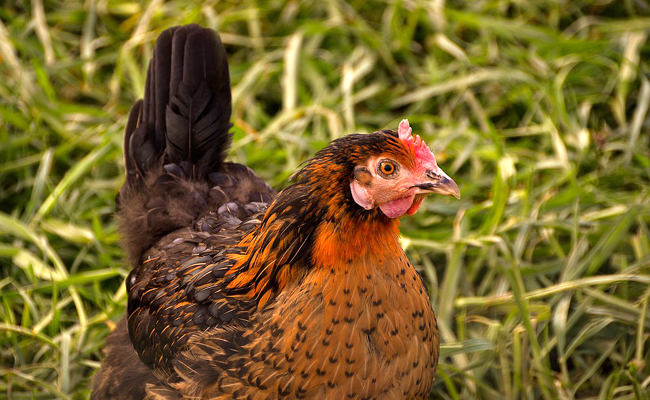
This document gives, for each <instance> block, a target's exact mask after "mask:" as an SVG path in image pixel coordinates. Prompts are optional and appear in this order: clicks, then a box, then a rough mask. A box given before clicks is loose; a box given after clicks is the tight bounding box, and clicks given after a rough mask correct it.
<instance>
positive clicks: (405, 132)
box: [397, 119, 437, 169]
mask: <svg viewBox="0 0 650 400" xmlns="http://www.w3.org/2000/svg"><path fill="white" fill-rule="evenodd" d="M412 132H413V129H411V126H410V125H409V120H408V119H403V120H402V122H400V123H399V128H398V129H397V135H398V136H399V138H400V139H401V140H402V141H403V142H404V143H405V144H406V145H407V146H409V147H410V148H412V149H413V151H414V153H415V159H416V160H418V161H419V162H420V163H421V164H422V166H423V167H425V168H426V169H432V168H433V167H436V166H437V164H436V157H435V156H434V155H433V153H432V152H431V150H430V149H429V147H427V144H426V143H424V140H422V139H421V138H420V135H415V137H413V135H411V133H412Z"/></svg>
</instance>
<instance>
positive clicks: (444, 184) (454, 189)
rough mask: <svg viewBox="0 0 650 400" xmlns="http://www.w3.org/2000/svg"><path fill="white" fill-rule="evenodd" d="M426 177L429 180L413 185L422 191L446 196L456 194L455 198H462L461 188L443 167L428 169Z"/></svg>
mask: <svg viewBox="0 0 650 400" xmlns="http://www.w3.org/2000/svg"><path fill="white" fill-rule="evenodd" d="M426 178H427V181H428V182H425V183H421V184H419V185H415V186H413V187H416V188H418V189H420V193H423V194H424V193H427V194H428V193H437V194H442V195H445V196H454V197H455V198H457V199H460V189H458V185H457V184H456V182H454V180H453V179H451V178H450V177H449V176H448V175H447V174H446V173H444V172H443V171H442V170H441V169H438V170H437V171H435V172H434V171H427V172H426Z"/></svg>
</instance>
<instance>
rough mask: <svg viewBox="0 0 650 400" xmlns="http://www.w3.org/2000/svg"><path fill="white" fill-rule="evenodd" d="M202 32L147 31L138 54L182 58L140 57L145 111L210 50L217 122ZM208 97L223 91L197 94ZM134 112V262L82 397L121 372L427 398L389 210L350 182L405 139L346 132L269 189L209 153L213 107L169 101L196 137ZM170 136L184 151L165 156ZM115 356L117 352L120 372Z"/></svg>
mask: <svg viewBox="0 0 650 400" xmlns="http://www.w3.org/2000/svg"><path fill="white" fill-rule="evenodd" d="M188 31H189V32H188ZM206 31H207V32H211V31H209V30H206V29H203V28H199V27H198V26H189V27H183V28H173V30H170V31H166V32H165V33H163V34H162V35H161V38H163V39H162V40H163V41H162V42H161V39H159V41H158V43H157V44H156V51H155V53H154V58H153V60H152V63H154V64H155V63H156V59H157V58H162V59H165V60H169V59H170V57H172V58H173V57H180V55H179V54H182V57H183V60H182V62H177V61H172V62H171V63H169V62H167V63H166V64H164V65H163V66H162V67H161V66H160V65H159V64H156V65H158V67H157V68H158V69H156V68H154V70H155V71H157V72H156V75H155V79H154V78H152V76H151V75H152V72H151V71H152V68H153V67H150V75H149V78H148V80H147V92H146V94H145V101H144V103H143V104H144V105H145V106H147V105H148V107H149V108H151V107H153V105H152V104H154V103H155V102H154V101H152V100H151V99H152V98H155V99H160V98H162V99H166V100H165V101H168V102H171V103H174V102H175V101H176V100H174V98H171V99H170V98H169V95H167V97H165V93H174V92H175V91H174V90H172V89H170V87H174V86H178V85H184V86H187V87H194V88H195V89H196V88H199V87H201V85H197V84H196V83H183V82H179V81H178V79H176V80H174V78H173V77H174V76H179V74H177V73H176V74H173V73H170V72H169V71H167V72H165V71H162V70H164V66H165V65H188V64H192V63H199V64H200V63H201V62H204V61H203V60H205V59H209V60H214V59H216V60H221V62H220V64H219V68H222V69H223V68H226V73H225V74H224V73H223V70H221V71H219V72H217V73H211V75H209V76H204V77H202V78H201V79H207V80H208V81H209V80H219V82H221V83H218V84H217V83H214V82H213V83H211V84H208V85H206V87H207V88H208V89H210V90H208V93H207V94H206V93H201V94H200V96H199V97H200V104H201V105H202V107H205V104H212V105H217V106H218V107H221V108H219V110H221V111H220V112H223V113H227V115H228V119H229V116H230V103H229V101H230V93H229V91H228V93H227V95H226V94H225V93H224V89H223V85H222V83H223V79H224V76H227V65H226V64H225V61H224V60H225V53H223V47H222V46H221V44H220V42H219V41H218V37H217V40H216V41H215V40H213V39H214V37H216V36H210V35H213V34H212V33H210V34H209V35H208V34H207V33H206ZM178 32H183V33H182V35H181V36H182V38H183V39H184V40H187V38H188V37H195V38H196V37H199V38H201V37H203V38H206V37H207V38H208V39H207V44H206V43H203V42H201V40H199V41H198V42H197V43H195V44H194V45H195V46H196V45H197V44H201V43H203V44H202V45H201V46H199V47H200V48H201V49H203V50H202V51H203V52H204V53H206V54H208V56H207V58H206V57H205V54H204V55H202V56H201V57H197V56H196V54H197V52H188V51H180V50H179V49H177V48H176V47H178V46H183V45H187V43H186V42H183V40H177V39H176V35H178ZM196 32H202V33H201V34H200V35H197V34H196ZM175 46H176V47H175ZM210 52H216V53H219V54H217V55H211V54H209V53H210ZM170 55H173V56H170ZM168 68H171V67H169V66H168ZM194 70H200V68H194ZM180 76H183V74H180ZM159 77H163V78H164V79H163V80H159V79H158V78H159ZM170 77H171V78H170ZM165 79H166V80H165ZM188 79H196V76H195V75H192V76H191V77H189V78H188ZM196 90H198V89H196ZM159 92H161V93H163V94H162V95H160V94H158V93H159ZM176 93H178V91H176ZM183 96H184V97H183V99H184V100H183V101H184V102H189V101H190V100H188V99H192V98H193V94H192V93H191V92H189V93H185V94H183ZM210 96H214V97H219V96H224V97H226V98H227V101H224V100H223V99H221V100H220V101H211V100H208V101H207V102H206V100H205V99H206V98H207V99H209V98H210ZM176 102H177V101H176ZM225 103H227V106H225V107H224V106H223V105H224V104H225ZM156 104H157V105H156V107H158V108H160V104H159V103H156ZM184 104H185V103H184ZM141 107H142V105H141V104H140V103H138V104H136V105H135V106H134V109H136V111H134V112H132V113H131V118H130V120H129V123H128V124H127V129H126V131H127V134H126V138H125V140H126V142H127V143H129V145H125V153H126V156H125V158H126V160H127V161H126V166H127V173H128V178H127V181H126V183H125V186H124V188H123V189H122V191H121V192H120V199H119V203H120V212H119V219H120V225H121V230H122V233H123V235H124V241H125V249H126V250H127V253H128V255H129V259H130V260H131V262H132V263H133V264H134V269H133V271H132V273H131V275H130V276H129V278H128V280H127V289H128V301H129V303H128V315H127V321H128V324H127V325H128V330H127V329H124V328H119V329H116V331H115V332H113V334H112V335H111V337H112V338H111V340H110V341H109V342H108V344H107V349H106V353H107V359H106V361H105V362H104V364H103V366H102V370H101V371H100V373H99V374H98V376H97V377H96V378H95V381H94V389H93V396H92V397H93V398H94V399H108V398H119V397H120V395H119V394H120V392H119V390H120V389H119V388H114V387H110V386H111V385H112V384H114V383H115V382H116V381H117V380H119V379H120V377H123V376H130V377H131V379H130V381H129V382H130V383H129V384H128V385H126V384H125V385H124V386H123V387H122V389H121V390H123V392H122V395H124V397H125V398H126V397H128V398H138V397H137V396H133V395H131V394H130V393H146V397H147V398H150V399H163V398H166V399H171V398H204V399H334V398H336V399H339V398H341V399H345V398H351V399H378V400H380V399H424V398H427V397H428V394H429V391H430V388H431V385H432V383H433V379H434V377H435V371H436V367H437V361H438V329H437V325H436V320H435V316H434V313H433V310H432V308H431V305H430V301H429V297H428V294H427V292H426V289H425V286H424V284H423V282H422V280H421V278H420V276H419V275H418V273H417V271H416V270H415V269H414V268H413V266H412V265H411V264H410V263H409V261H408V259H407V258H406V256H405V254H404V251H403V250H402V249H401V247H400V245H399V242H398V237H399V220H397V219H390V218H388V217H386V216H385V215H384V214H382V212H381V211H380V210H379V209H373V210H364V209H363V208H361V207H359V206H358V205H357V204H355V202H354V199H353V198H352V195H351V193H350V190H349V184H350V181H351V179H352V177H353V175H354V168H355V166H356V165H359V164H360V163H363V162H364V161H365V160H367V159H368V158H369V157H372V156H380V155H390V156H391V157H392V158H394V159H396V160H398V161H399V162H400V163H401V164H403V165H405V166H409V165H413V162H414V161H413V157H414V150H413V148H412V147H409V146H405V145H404V142H403V141H402V140H401V139H400V138H399V136H398V133H397V132H396V131H393V130H386V131H379V132H375V133H373V134H366V135H361V134H355V135H348V136H345V137H343V138H341V139H337V140H335V141H334V142H332V143H331V144H330V145H329V146H327V147H326V148H325V149H323V150H321V151H320V152H319V153H317V154H316V155H315V156H314V158H313V159H311V160H310V161H309V162H308V163H307V164H306V165H305V166H304V168H303V169H301V170H300V171H298V172H297V173H296V174H295V175H294V176H293V180H294V183H293V184H292V185H291V186H289V187H288V188H286V189H285V190H283V191H282V192H281V193H280V194H278V195H277V197H276V195H275V192H274V191H273V190H272V189H271V188H270V187H268V185H266V184H265V183H264V182H263V181H261V180H260V179H259V178H258V177H257V176H256V175H255V174H254V173H253V172H252V171H251V170H250V169H248V168H246V167H244V166H241V165H238V164H233V163H226V162H224V161H223V159H224V157H225V151H226V150H227V146H228V143H229V142H230V135H229V134H228V128H229V125H228V124H227V123H226V124H224V123H219V124H212V125H210V124H201V118H203V117H205V116H206V115H207V116H209V118H210V119H211V120H212V121H216V120H217V118H215V117H214V116H211V117H210V115H213V114H212V112H213V110H210V109H203V110H202V111H201V112H200V113H198V114H196V113H195V114H196V115H195V114H192V113H191V112H189V111H187V115H185V114H183V113H184V112H185V111H183V109H180V108H179V109H177V111H178V112H179V113H180V114H182V115H181V117H183V118H185V121H186V123H188V122H187V121H192V119H195V120H196V121H194V123H195V125H196V123H198V124H199V126H202V127H203V126H208V125H210V126H212V127H213V130H212V133H211V134H210V135H206V132H207V131H205V130H201V135H202V141H196V140H192V139H191V138H186V139H183V135H186V136H187V135H190V136H191V135H192V134H193V133H192V132H193V130H192V129H189V130H188V129H180V130H179V129H176V128H175V129H176V130H175V131H173V132H170V131H169V129H170V126H171V125H169V124H167V125H164V124H163V126H161V125H160V124H156V121H153V125H149V126H153V128H151V129H152V130H151V131H148V130H146V129H144V128H142V126H145V125H143V124H145V122H143V121H147V119H144V120H143V112H142V110H141V109H140V108H141ZM163 109H164V108H163ZM186 109H187V110H190V109H191V107H186ZM215 110H217V108H215ZM215 112H216V111H215ZM158 113H160V111H158ZM149 115H151V111H150V112H149ZM134 118H135V119H136V121H135V122H134V120H133V119H134ZM177 119H178V118H177ZM181 119H182V118H181ZM218 120H219V121H224V118H219V119H218ZM161 129H162V130H163V131H164V132H163V133H162V134H161V131H160V130H161ZM202 129H203V128H202ZM179 132H182V133H179ZM170 134H171V135H172V136H173V137H174V140H173V141H175V142H182V143H189V147H188V148H185V149H182V151H180V152H179V149H178V146H176V145H171V144H170V140H169V135H170ZM165 137H167V140H163V138H165ZM175 142H174V143H175ZM201 143H209V145H210V146H217V148H218V151H214V150H211V151H207V150H206V149H205V148H203V147H202V146H203V145H202V144H201ZM138 146H140V147H138ZM193 146H194V147H196V148H193ZM170 147H174V149H173V150H171V151H170V150H169V149H170ZM120 326H122V325H120ZM127 334H128V335H129V338H130V341H131V342H132V344H133V347H132V348H129V346H128V345H125V343H127V340H126V335H127ZM120 354H122V355H123V357H122V359H124V360H129V361H128V363H126V364H123V365H121V368H118V367H116V365H115V364H116V363H118V361H117V360H119V359H120V357H119V355H120ZM136 355H137V357H136ZM125 371H126V372H125ZM118 372H119V373H118ZM133 377H138V378H139V379H133ZM138 382H139V383H138ZM116 393H117V394H116ZM129 396H130V397H129Z"/></svg>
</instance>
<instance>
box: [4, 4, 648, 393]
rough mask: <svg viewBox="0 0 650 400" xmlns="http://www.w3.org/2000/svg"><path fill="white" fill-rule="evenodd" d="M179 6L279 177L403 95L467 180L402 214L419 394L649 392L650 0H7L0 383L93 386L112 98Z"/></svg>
mask: <svg viewBox="0 0 650 400" xmlns="http://www.w3.org/2000/svg"><path fill="white" fill-rule="evenodd" d="M190 22H198V23H201V24H203V25H206V26H209V27H212V28H215V29H217V30H218V31H219V32H220V33H221V35H222V39H223V42H224V43H225V44H226V47H227V50H228V52H229V56H230V65H231V76H232V83H233V101H234V115H233V121H234V123H235V128H234V132H235V136H236V141H235V143H234V145H233V150H232V156H231V158H232V159H233V160H235V161H237V162H241V163H244V164H247V165H248V166H250V167H252V168H253V169H255V170H256V171H257V172H258V173H259V174H260V175H261V176H263V177H264V178H265V179H266V180H267V181H268V182H270V183H271V184H272V185H273V186H275V187H276V188H281V187H283V186H285V185H286V184H287V177H288V176H289V174H290V173H291V172H293V171H294V170H295V169H296V167H297V166H298V164H299V163H300V162H302V161H303V160H305V159H306V158H308V157H309V156H310V155H312V154H313V153H314V152H315V151H317V150H318V149H320V148H321V147H322V146H324V145H325V144H326V143H327V142H328V141H329V140H331V139H332V138H335V137H338V136H341V135H343V134H345V133H351V132H371V131H374V130H376V129H380V128H395V127H396V126H397V124H398V122H399V120H400V119H402V118H405V117H408V118H409V119H410V121H411V125H412V126H413V127H414V131H415V132H416V133H419V134H420V135H422V136H423V137H424V138H425V139H426V140H427V142H428V144H429V145H430V146H431V147H432V148H433V150H434V152H435V153H436V155H437V157H438V161H439V164H440V165H441V166H442V167H443V168H444V169H445V171H447V172H448V173H449V175H451V176H452V177H453V178H454V179H455V180H456V182H458V184H459V186H460V187H461V190H462V196H463V197H462V200H461V201H455V200H454V199H447V198H441V197H433V198H430V199H428V200H427V201H426V203H425V206H424V207H423V208H424V210H423V211H421V212H420V213H418V214H417V215H416V216H414V217H411V218H406V219H405V220H404V221H403V229H402V233H403V244H404V246H405V247H406V249H407V253H408V255H409V257H410V258H411V260H413V262H414V263H415V264H416V265H418V266H419V267H420V268H421V269H422V272H423V275H424V276H425V278H426V279H427V280H428V281H429V283H430V289H431V298H432V302H433V305H434V309H435V310H436V312H437V315H438V320H439V322H440V326H441V335H442V357H441V364H440V368H439V373H438V378H437V380H436V382H435V386H434V390H433V393H432V398H442V399H648V398H649V395H648V391H649V389H650V378H649V375H650V366H649V362H650V351H649V350H650V344H649V343H648V337H649V334H650V318H649V317H650V313H649V310H648V299H649V297H650V274H649V273H650V229H649V228H648V225H649V224H650V195H649V190H648V187H649V185H648V184H649V183H650V150H649V146H650V144H649V143H648V142H649V137H648V136H649V135H648V132H649V130H650V118H649V117H648V107H649V105H650V83H649V81H648V77H649V76H650V75H649V73H650V63H649V62H648V60H649V56H650V45H649V42H648V34H649V33H650V1H648V0H627V1H622V0H621V1H615V0H582V1H551V0H539V1H537V0H512V1H508V0H481V1H469V0H467V1H460V0H457V1H447V2H445V1H444V0H434V1H419V0H410V1H403V2H402V1H389V0H384V1H359V0H357V1H351V2H346V1H342V0H322V1H318V2H312V1H308V0H302V1H301V0H274V1H268V2H266V1H250V2H229V1H220V2H217V1H207V2H204V3H198V2H194V1H190V0H171V1H167V2H165V1H162V0H154V1H151V2H149V3H147V2H137V1H121V0H115V1H112V0H111V1H106V0H86V1H81V0H67V1H48V0H32V1H31V2H27V1H13V0H7V1H4V2H2V5H0V57H1V60H0V297H1V298H2V304H1V305H0V398H2V397H3V396H5V395H6V397H7V398H12V399H39V398H64V399H65V398H74V399H80V398H86V397H87V396H88V393H89V389H88V384H89V378H90V377H91V376H92V374H93V373H94V371H96V369H97V368H98V366H99V362H100V358H101V348H102V346H103V343H104V340H105V338H106V336H107V335H108V333H109V331H110V329H111V328H112V327H113V326H114V323H115V321H116V320H117V319H118V318H120V316H121V315H122V314H123V313H124V308H125V302H126V298H125V289H124V286H123V283H122V282H123V279H124V278H125V277H126V275H127V273H128V268H127V266H125V264H124V262H123V261H122V252H121V250H120V248H119V236H118V233H117V232H116V225H115V221H114V219H113V213H114V208H115V205H114V199H115V194H116V192H117V190H118V188H119V187H120V185H121V183H122V180H123V171H124V170H123V165H122V156H121V147H122V143H121V140H122V130H123V126H124V123H125V116H126V113H127V112H128V109H129V107H130V105H131V103H132V102H133V101H134V100H136V99H138V98H140V97H142V93H143V86H144V79H145V73H146V65H147V62H148V60H149V57H150V56H151V52H152V45H153V42H154V39H155V37H156V36H157V35H158V34H159V33H160V32H161V31H162V30H163V29H165V28H168V27H170V26H173V25H177V24H185V23H190Z"/></svg>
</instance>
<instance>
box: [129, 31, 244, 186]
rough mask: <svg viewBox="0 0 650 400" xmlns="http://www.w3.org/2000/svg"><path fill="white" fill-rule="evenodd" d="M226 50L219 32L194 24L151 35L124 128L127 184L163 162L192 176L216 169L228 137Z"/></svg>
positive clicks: (229, 96)
mask: <svg viewBox="0 0 650 400" xmlns="http://www.w3.org/2000/svg"><path fill="white" fill-rule="evenodd" d="M231 113H232V104H231V94H230V77H229V73H228V62H227V58H226V52H225V49H224V48H223V44H222V43H221V39H220V38H219V35H218V34H217V33H216V32H214V31H212V30H210V29H206V28H202V27H200V26H198V25H187V26H183V27H174V28H170V29H168V30H166V31H164V32H163V33H162V34H161V35H160V36H159V37H158V40H157V41H156V46H155V49H154V55H153V58H152V60H151V63H150V64H149V71H148V74H147V81H146V88H145V96H144V100H143V101H142V102H138V103H136V104H135V105H134V106H133V108H132V110H131V113H130V114H129V120H128V123H127V127H126V130H125V147H124V154H125V159H126V160H125V164H126V169H127V185H128V186H136V187H137V186H139V185H137V184H136V182H139V181H141V179H144V178H146V177H147V175H149V174H151V173H152V171H154V170H155V171H156V172H155V173H157V171H158V170H157V167H159V166H160V165H163V164H169V163H174V164H177V165H182V166H183V167H184V168H186V169H187V171H186V172H187V174H188V175H189V176H191V177H192V178H194V179H199V180H201V179H205V175H206V174H207V173H210V172H214V170H215V169H217V170H218V168H219V165H220V164H221V163H222V162H223V161H224V159H225V157H226V152H227V150H228V148H229V146H230V143H231V140H232V139H231V135H230V133H229V130H230V127H231V124H230V116H231Z"/></svg>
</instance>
